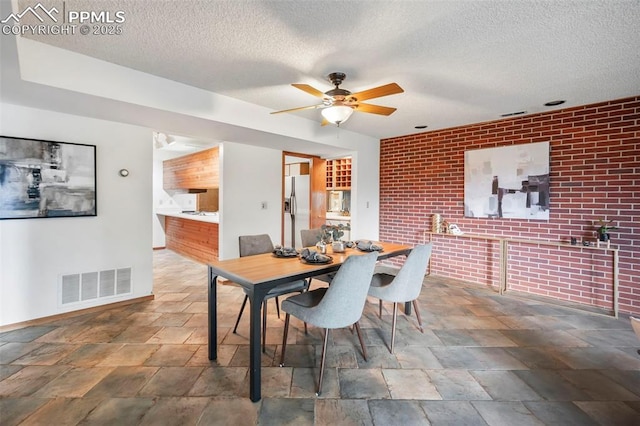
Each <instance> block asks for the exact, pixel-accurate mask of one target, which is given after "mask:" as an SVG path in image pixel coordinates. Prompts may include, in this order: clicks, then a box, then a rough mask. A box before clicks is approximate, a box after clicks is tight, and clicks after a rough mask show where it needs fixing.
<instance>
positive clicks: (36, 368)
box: [0, 365, 71, 397]
mask: <svg viewBox="0 0 640 426" xmlns="http://www.w3.org/2000/svg"><path fill="white" fill-rule="evenodd" d="M70 369H71V367H70V366H64V365H53V366H43V365H29V366H26V367H24V368H23V369H21V370H20V371H18V372H17V373H15V374H13V375H12V376H10V377H8V378H6V379H4V380H3V381H2V382H0V396H10V397H17V396H29V395H32V394H33V393H34V392H36V391H38V390H40V389H41V388H42V387H43V386H45V385H46V384H47V383H49V382H50V381H51V380H54V379H55V378H56V377H58V376H60V375H61V374H63V373H65V372H66V371H68V370H70Z"/></svg>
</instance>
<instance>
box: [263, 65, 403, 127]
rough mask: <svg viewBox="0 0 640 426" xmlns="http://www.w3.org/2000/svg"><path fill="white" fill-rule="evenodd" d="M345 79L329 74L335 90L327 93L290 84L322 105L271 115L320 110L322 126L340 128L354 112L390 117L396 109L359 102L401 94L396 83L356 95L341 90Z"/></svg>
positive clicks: (341, 75)
mask: <svg viewBox="0 0 640 426" xmlns="http://www.w3.org/2000/svg"><path fill="white" fill-rule="evenodd" d="M346 77H347V75H346V74H345V73H342V72H334V73H331V74H329V80H330V81H331V83H333V85H334V86H336V87H335V89H331V90H329V91H327V92H324V93H323V92H321V91H320V90H318V89H316V88H314V87H311V86H309V85H308V84H296V83H294V84H292V86H293V87H295V88H297V89H300V90H302V91H304V92H307V93H308V94H310V95H312V96H315V97H318V98H321V99H322V103H321V104H317V105H310V106H306V107H299V108H291V109H285V110H282V111H274V112H272V113H271V114H280V113H283V112H294V111H302V110H305V109H321V111H320V113H321V114H322V117H323V119H322V125H323V126H324V125H327V124H329V123H333V124H336V125H338V126H340V124H341V123H344V122H345V121H347V120H348V119H349V117H351V114H352V113H353V112H354V111H360V112H367V113H370V114H379V115H391V114H393V112H394V111H395V110H396V108H391V107H386V106H380V105H373V104H366V103H364V102H361V101H366V100H368V99H373V98H380V97H382V96H388V95H395V94H396V93H402V92H404V90H402V88H401V87H400V86H398V85H397V84H396V83H389V84H385V85H384V86H379V87H374V88H373V89H368V90H363V91H362V92H358V93H351V92H350V91H348V90H345V89H341V88H340V87H339V86H340V85H341V84H342V81H343V80H344V79H345V78H346Z"/></svg>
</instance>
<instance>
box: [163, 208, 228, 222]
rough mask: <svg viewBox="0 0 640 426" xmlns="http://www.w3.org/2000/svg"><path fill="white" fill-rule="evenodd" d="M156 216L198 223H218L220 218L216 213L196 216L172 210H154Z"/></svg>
mask: <svg viewBox="0 0 640 426" xmlns="http://www.w3.org/2000/svg"><path fill="white" fill-rule="evenodd" d="M156 214H157V215H160V216H168V217H177V218H180V219H188V220H197V221H200V222H207V223H220V216H219V215H218V212H215V213H205V214H204V215H197V214H189V213H182V212H180V211H172V210H156Z"/></svg>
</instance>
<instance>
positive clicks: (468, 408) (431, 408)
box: [420, 401, 487, 426]
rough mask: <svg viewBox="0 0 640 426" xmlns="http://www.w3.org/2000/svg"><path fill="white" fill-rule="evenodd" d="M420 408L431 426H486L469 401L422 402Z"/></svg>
mask: <svg viewBox="0 0 640 426" xmlns="http://www.w3.org/2000/svg"><path fill="white" fill-rule="evenodd" d="M420 406H421V407H422V409H423V410H424V412H425V413H426V415H427V419H428V420H429V422H430V423H431V424H432V425H433V426H481V425H486V424H487V423H486V422H485V421H484V419H483V418H482V416H481V415H480V413H478V410H476V409H475V407H474V406H473V405H471V403H470V402H469V401H424V402H421V403H420Z"/></svg>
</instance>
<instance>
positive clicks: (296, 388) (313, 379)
mask: <svg viewBox="0 0 640 426" xmlns="http://www.w3.org/2000/svg"><path fill="white" fill-rule="evenodd" d="M319 377H320V370H319V369H318V368H300V367H296V368H294V369H293V377H292V381H291V397H292V398H316V397H317V398H320V399H322V398H340V385H339V383H338V369H337V368H325V370H324V378H323V379H322V393H321V394H320V395H319V396H316V389H317V388H318V380H319Z"/></svg>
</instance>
